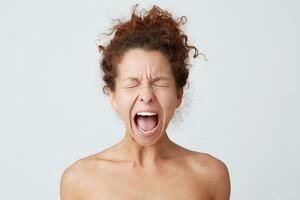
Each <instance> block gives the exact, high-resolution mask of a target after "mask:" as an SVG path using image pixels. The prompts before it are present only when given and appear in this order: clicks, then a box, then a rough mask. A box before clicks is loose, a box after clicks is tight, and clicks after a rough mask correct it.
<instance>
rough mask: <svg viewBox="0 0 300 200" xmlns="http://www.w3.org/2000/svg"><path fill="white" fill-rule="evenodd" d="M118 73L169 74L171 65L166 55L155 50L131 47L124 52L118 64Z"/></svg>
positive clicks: (121, 74) (134, 74)
mask: <svg viewBox="0 0 300 200" xmlns="http://www.w3.org/2000/svg"><path fill="white" fill-rule="evenodd" d="M118 75H119V76H120V77H124V76H144V75H151V76H157V75H171V65H170V62H169V61H168V59H167V57H166V56H165V55H164V54H163V53H161V52H159V51H157V50H143V49H131V50H128V51H127V52H125V53H124V55H123V57H122V59H121V61H120V63H119V64H118Z"/></svg>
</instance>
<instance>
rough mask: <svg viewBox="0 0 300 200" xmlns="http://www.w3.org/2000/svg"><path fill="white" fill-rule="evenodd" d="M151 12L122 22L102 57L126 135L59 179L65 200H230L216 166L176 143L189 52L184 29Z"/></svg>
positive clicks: (223, 172) (225, 177) (222, 169)
mask: <svg viewBox="0 0 300 200" xmlns="http://www.w3.org/2000/svg"><path fill="white" fill-rule="evenodd" d="M185 21H186V18H185V17H181V18H180V19H179V20H175V19H173V18H172V15H171V14H170V13H168V12H167V11H164V10H162V9H160V8H159V7H158V6H153V7H152V9H150V10H149V11H146V12H141V13H140V14H137V12H136V7H135V9H134V10H133V12H132V16H131V19H130V20H128V21H126V22H121V21H118V24H117V25H115V26H114V27H113V29H112V30H113V31H112V33H113V32H114V36H113V38H112V39H111V41H110V43H109V44H108V45H106V46H102V45H100V46H99V49H100V51H101V52H102V53H103V59H102V62H101V68H102V70H103V80H104V82H105V86H104V92H105V93H107V94H108V96H109V99H110V102H111V105H112V107H113V109H114V110H115V111H116V112H118V113H119V115H120V116H121V119H122V120H123V122H124V124H125V127H126V132H125V136H124V138H123V139H122V140H121V141H120V142H119V143H117V144H116V145H114V146H112V147H110V148H108V149H106V150H103V151H102V152H100V153H97V154H95V155H91V156H89V157H86V158H83V159H80V160H79V161H76V162H75V163H74V164H72V165H71V166H70V167H69V168H67V169H66V171H65V172H64V174H63V176H62V180H61V199H62V200H75V199H77V200H78V199H83V200H93V199H95V200H96V199H97V200H101V199H104V200H107V199H112V200H113V199H125V200H126V199H130V200H133V199H138V200H141V199H164V200H168V199H170V200H177V199H184V200H187V199H188V200H199V199H201V200H210V199H215V200H228V199H229V196H230V179H229V173H228V170H227V167H226V165H225V164H224V163H223V162H222V161H221V160H219V159H217V158H214V157H213V156H211V155H209V154H206V153H200V152H195V151H191V150H188V149H185V148H183V147H181V146H179V145H177V144H175V143H174V142H172V141H171V140H170V139H169V137H168V135H167V133H166V129H167V127H168V124H169V122H170V120H171V118H172V116H173V114H174V112H175V110H176V109H177V108H178V107H179V106H180V104H181V100H182V96H183V88H184V86H185V84H186V81H187V78H188V75H189V70H188V56H189V51H190V50H192V49H193V50H194V57H196V56H197V55H198V51H197V48H196V47H194V46H189V45H188V44H187V36H186V35H185V34H184V33H183V32H182V31H181V29H180V26H181V25H182V24H184V23H185Z"/></svg>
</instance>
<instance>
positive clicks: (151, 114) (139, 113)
mask: <svg viewBox="0 0 300 200" xmlns="http://www.w3.org/2000/svg"><path fill="white" fill-rule="evenodd" d="M137 115H142V116H153V115H157V114H156V113H154V112H138V113H137Z"/></svg>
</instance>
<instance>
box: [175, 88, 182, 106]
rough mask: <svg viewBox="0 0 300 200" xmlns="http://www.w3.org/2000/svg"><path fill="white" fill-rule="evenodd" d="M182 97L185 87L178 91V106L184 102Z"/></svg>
mask: <svg viewBox="0 0 300 200" xmlns="http://www.w3.org/2000/svg"><path fill="white" fill-rule="evenodd" d="M182 97H183V88H181V89H179V90H178V91H177V99H178V103H177V107H176V108H178V107H179V106H180V104H181V102H182Z"/></svg>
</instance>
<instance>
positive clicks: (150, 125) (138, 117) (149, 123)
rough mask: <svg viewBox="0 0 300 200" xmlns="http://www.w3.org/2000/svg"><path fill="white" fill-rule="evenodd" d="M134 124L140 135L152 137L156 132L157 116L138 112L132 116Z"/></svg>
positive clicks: (153, 113)
mask: <svg viewBox="0 0 300 200" xmlns="http://www.w3.org/2000/svg"><path fill="white" fill-rule="evenodd" d="M134 122H135V125H136V127H137V128H138V130H139V132H140V133H141V134H142V135H152V134H154V133H155V132H156V130H157V127H158V122H159V116H158V114H157V113H155V112H138V113H136V114H135V116H134Z"/></svg>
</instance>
